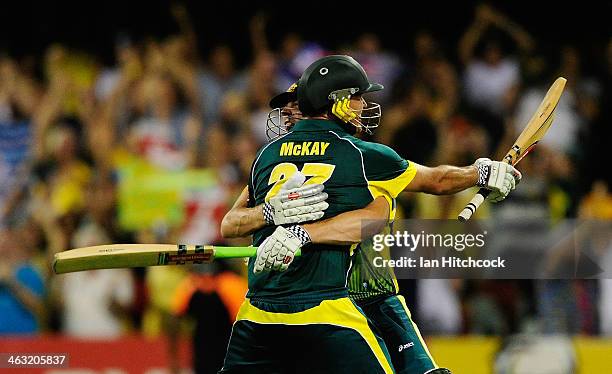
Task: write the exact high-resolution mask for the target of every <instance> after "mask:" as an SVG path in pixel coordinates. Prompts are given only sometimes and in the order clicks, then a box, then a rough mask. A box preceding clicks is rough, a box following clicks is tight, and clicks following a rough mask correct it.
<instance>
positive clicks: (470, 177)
mask: <svg viewBox="0 0 612 374" xmlns="http://www.w3.org/2000/svg"><path fill="white" fill-rule="evenodd" d="M477 182H478V170H477V169H476V167H474V166H465V167H457V166H450V165H440V166H436V167H433V168H430V167H426V166H421V165H418V166H417V173H416V175H415V178H414V179H413V181H412V182H411V183H410V184H409V185H408V187H407V188H406V190H408V191H413V192H425V193H428V194H432V195H450V194H454V193H457V192H459V191H463V190H465V189H467V188H470V187H473V186H475V185H476V183H477Z"/></svg>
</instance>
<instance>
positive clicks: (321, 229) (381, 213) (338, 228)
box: [302, 196, 389, 245]
mask: <svg viewBox="0 0 612 374" xmlns="http://www.w3.org/2000/svg"><path fill="white" fill-rule="evenodd" d="M388 219H389V204H388V203H387V200H385V198H384V197H382V196H380V197H377V198H376V199H374V201H372V202H371V203H370V204H368V206H366V207H365V208H362V209H356V210H351V211H350V212H344V213H342V214H339V215H337V216H335V217H332V218H328V219H325V220H322V221H318V222H313V223H308V224H305V225H302V227H303V228H304V230H306V231H307V232H308V235H309V236H310V240H311V241H312V242H313V243H315V244H332V245H347V244H355V243H359V242H361V239H362V231H361V230H362V224H363V221H365V220H368V221H371V224H368V227H367V229H368V232H370V231H371V232H380V231H381V230H382V229H383V228H384V226H385V225H386V223H387V222H388Z"/></svg>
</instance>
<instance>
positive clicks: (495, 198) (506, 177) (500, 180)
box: [474, 158, 523, 203]
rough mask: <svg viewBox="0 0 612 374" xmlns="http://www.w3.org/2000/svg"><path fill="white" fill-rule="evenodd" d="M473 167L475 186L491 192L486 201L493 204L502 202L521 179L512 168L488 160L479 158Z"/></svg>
mask: <svg viewBox="0 0 612 374" xmlns="http://www.w3.org/2000/svg"><path fill="white" fill-rule="evenodd" d="M474 166H475V167H476V169H478V183H477V184H476V185H477V186H478V187H484V188H486V189H488V190H491V192H490V193H489V196H488V197H487V200H490V201H491V202H494V203H497V202H500V201H502V200H504V199H505V198H506V196H508V194H509V193H510V191H512V190H514V189H515V188H516V185H517V184H518V183H519V182H520V181H521V178H522V177H523V176H522V174H521V172H520V171H518V170H516V169H515V168H514V166H512V165H510V164H508V163H505V162H501V161H491V160H490V159H488V158H479V159H478V160H476V162H474Z"/></svg>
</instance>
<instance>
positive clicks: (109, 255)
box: [53, 244, 257, 274]
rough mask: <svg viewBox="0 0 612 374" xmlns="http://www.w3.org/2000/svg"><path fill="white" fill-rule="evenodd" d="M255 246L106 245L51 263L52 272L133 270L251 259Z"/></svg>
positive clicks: (75, 251)
mask: <svg viewBox="0 0 612 374" xmlns="http://www.w3.org/2000/svg"><path fill="white" fill-rule="evenodd" d="M256 251H257V248H256V247H216V246H210V245H186V244H178V245H177V244H109V245H98V246H93V247H82V248H76V249H71V250H68V251H64V252H60V253H57V254H56V255H55V258H54V260H53V271H54V272H55V273H56V274H64V273H70V272H75V271H84V270H94V269H113V268H133V267H145V266H158V265H184V264H200V263H207V262H211V261H213V260H214V259H215V258H216V259H219V258H241V257H252V256H255V254H256Z"/></svg>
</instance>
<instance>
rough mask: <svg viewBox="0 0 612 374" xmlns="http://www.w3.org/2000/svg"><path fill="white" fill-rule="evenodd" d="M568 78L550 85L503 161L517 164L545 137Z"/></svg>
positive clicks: (479, 198)
mask: <svg viewBox="0 0 612 374" xmlns="http://www.w3.org/2000/svg"><path fill="white" fill-rule="evenodd" d="M566 82H567V80H566V79H565V78H563V77H559V78H557V79H556V80H555V82H554V83H553V84H552V86H550V88H549V89H548V92H547V93H546V96H544V99H543V100H542V102H541V103H540V106H539V107H538V109H537V110H536V112H535V113H534V114H533V116H532V117H531V119H530V120H529V122H528V123H527V126H525V129H523V132H521V134H520V135H519V136H518V138H517V139H516V141H515V142H514V145H513V146H512V147H511V148H510V150H509V151H508V153H506V156H504V159H503V161H505V162H507V163H509V164H510V165H516V164H518V163H519V161H521V160H522V159H523V157H525V156H526V155H527V153H529V152H530V151H531V150H532V149H533V147H535V146H536V144H538V142H539V141H540V140H541V139H542V138H543V137H544V134H546V131H548V128H549V127H550V125H551V124H552V122H553V120H554V118H555V109H556V108H557V104H558V103H559V99H560V98H561V94H562V93H563V89H564V88H565V83H566ZM489 192H490V191H489V190H487V189H485V188H481V189H480V190H479V191H478V193H476V195H475V196H474V197H473V198H472V200H471V201H470V202H469V203H468V204H467V205H466V206H465V208H464V209H463V211H461V213H460V214H459V217H458V218H459V220H460V221H467V220H468V219H470V217H471V216H472V214H474V212H475V211H476V209H478V207H479V206H480V205H481V204H482V203H483V202H484V201H485V199H486V198H487V196H488V195H489Z"/></svg>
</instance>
